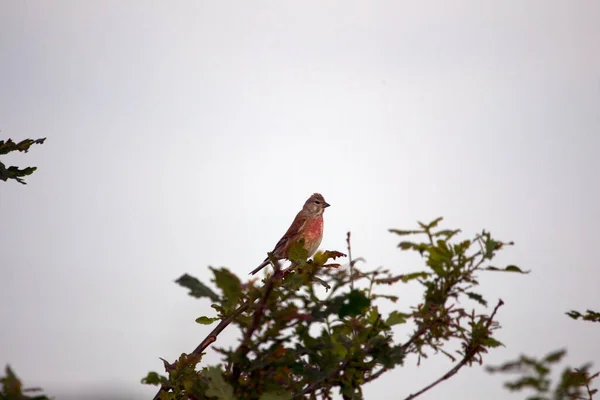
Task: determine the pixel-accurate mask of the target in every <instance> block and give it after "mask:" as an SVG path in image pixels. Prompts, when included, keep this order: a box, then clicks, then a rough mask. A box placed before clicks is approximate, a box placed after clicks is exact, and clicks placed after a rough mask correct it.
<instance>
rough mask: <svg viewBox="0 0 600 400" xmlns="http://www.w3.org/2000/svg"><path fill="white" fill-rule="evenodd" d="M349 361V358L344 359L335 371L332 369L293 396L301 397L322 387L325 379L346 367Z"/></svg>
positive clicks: (295, 397)
mask: <svg viewBox="0 0 600 400" xmlns="http://www.w3.org/2000/svg"><path fill="white" fill-rule="evenodd" d="M349 362H350V360H349V359H345V360H344V361H342V362H341V363H340V365H338V366H337V368H335V369H334V370H333V371H331V372H330V373H328V374H327V375H325V376H324V377H322V378H321V379H317V380H316V381H314V382H313V383H312V384H310V385H308V386H307V387H306V388H304V390H302V391H301V392H300V393H298V394H296V395H295V396H294V397H293V398H294V399H297V398H299V397H302V396H304V395H305V394H308V393H311V392H314V391H315V390H318V389H320V386H321V384H322V383H323V382H324V381H326V380H328V379H331V378H333V377H334V376H336V375H337V374H339V373H340V372H341V371H342V370H343V369H344V368H346V365H348V363H349Z"/></svg>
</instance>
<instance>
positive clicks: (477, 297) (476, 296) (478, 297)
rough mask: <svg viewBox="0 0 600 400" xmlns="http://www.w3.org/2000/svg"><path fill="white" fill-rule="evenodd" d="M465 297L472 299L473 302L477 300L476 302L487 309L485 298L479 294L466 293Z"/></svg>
mask: <svg viewBox="0 0 600 400" xmlns="http://www.w3.org/2000/svg"><path fill="white" fill-rule="evenodd" d="M465 295H466V296H467V297H468V298H470V299H471V300H475V301H476V302H478V303H479V304H481V305H482V306H484V307H487V304H488V303H487V301H486V300H485V299H484V298H483V296H482V295H480V294H479V293H475V292H465Z"/></svg>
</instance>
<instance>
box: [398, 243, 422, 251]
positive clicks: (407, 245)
mask: <svg viewBox="0 0 600 400" xmlns="http://www.w3.org/2000/svg"><path fill="white" fill-rule="evenodd" d="M416 246H417V244H416V243H413V242H400V243H399V244H398V247H400V249H402V250H410V249H413V248H415V247H416Z"/></svg>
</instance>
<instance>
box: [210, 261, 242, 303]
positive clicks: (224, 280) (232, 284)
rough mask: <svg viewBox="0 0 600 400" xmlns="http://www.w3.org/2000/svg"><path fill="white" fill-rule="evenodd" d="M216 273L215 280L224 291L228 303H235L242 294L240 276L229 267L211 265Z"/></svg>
mask: <svg viewBox="0 0 600 400" xmlns="http://www.w3.org/2000/svg"><path fill="white" fill-rule="evenodd" d="M209 268H210V269H211V270H212V272H213V274H214V275H215V279H214V282H215V284H216V285H217V287H218V288H219V289H221V291H222V292H223V296H224V297H225V302H226V303H227V304H228V305H235V304H237V302H238V299H239V298H240V296H241V295H242V282H240V278H238V277H237V276H235V275H234V274H233V273H231V272H230V271H229V270H228V269H227V268H213V267H209Z"/></svg>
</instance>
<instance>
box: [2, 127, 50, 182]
mask: <svg viewBox="0 0 600 400" xmlns="http://www.w3.org/2000/svg"><path fill="white" fill-rule="evenodd" d="M45 140H46V138H42V139H36V140H33V139H25V140H22V141H20V142H19V143H15V142H13V140H12V139H8V140H6V141H4V140H0V155H4V154H8V153H10V152H12V151H20V152H24V153H27V152H28V151H29V148H30V147H31V146H32V145H33V144H42V143H44V141H45ZM36 169H37V167H27V168H23V169H19V167H16V166H11V167H6V165H4V163H2V162H0V180H3V181H5V182H6V181H7V180H8V179H14V180H16V181H17V182H19V183H21V184H23V185H25V184H27V183H26V182H25V180H24V179H23V177H25V176H28V175H31V174H33V172H34V171H35V170H36Z"/></svg>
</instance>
